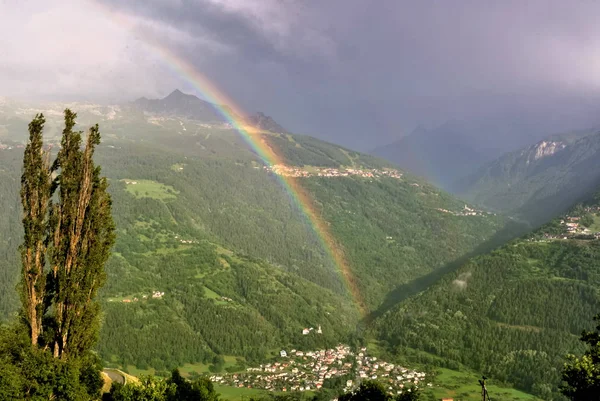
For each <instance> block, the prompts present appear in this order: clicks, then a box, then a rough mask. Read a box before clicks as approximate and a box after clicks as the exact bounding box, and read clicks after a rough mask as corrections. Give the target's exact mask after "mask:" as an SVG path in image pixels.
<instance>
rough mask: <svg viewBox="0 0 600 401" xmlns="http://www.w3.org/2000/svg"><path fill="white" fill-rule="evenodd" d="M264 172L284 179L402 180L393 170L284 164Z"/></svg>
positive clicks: (399, 173)
mask: <svg viewBox="0 0 600 401" xmlns="http://www.w3.org/2000/svg"><path fill="white" fill-rule="evenodd" d="M263 168H264V169H265V170H267V171H270V172H273V173H275V174H277V175H282V176H286V177H348V176H359V177H364V178H377V177H383V176H387V177H392V178H397V179H399V178H402V173H401V172H399V171H398V170H394V169H387V168H385V169H368V170H363V169H354V168H346V169H344V168H341V169H338V168H329V167H312V168H310V169H305V168H302V167H295V166H287V165H285V164H274V165H272V166H264V167H263Z"/></svg>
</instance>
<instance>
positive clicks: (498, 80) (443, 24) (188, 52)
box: [0, 0, 600, 149]
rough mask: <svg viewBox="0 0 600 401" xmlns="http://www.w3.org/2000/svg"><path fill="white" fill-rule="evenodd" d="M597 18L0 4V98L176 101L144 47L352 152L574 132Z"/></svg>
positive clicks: (594, 8) (506, 0)
mask: <svg viewBox="0 0 600 401" xmlns="http://www.w3.org/2000/svg"><path fill="white" fill-rule="evenodd" d="M598 16H600V1H595V0H572V1H564V0H561V1H551V0H539V1H536V0H528V1H522V0H515V1H510V0H498V1H492V0H490V1H481V0H473V1H466V0H465V1H463V0H437V1H433V0H432V1H428V0H413V1H401V0H389V1H388V0H96V1H91V0H64V1H54V0H0V60H1V61H0V96H9V97H11V96H18V97H34V98H45V99H51V98H61V99H85V100H92V101H102V102H109V101H110V102H117V101H125V100H131V99H134V98H136V97H139V96H147V97H155V96H164V95H166V94H168V93H169V92H170V91H171V90H173V89H174V88H176V87H178V88H181V89H182V90H184V91H188V92H191V91H192V90H193V88H192V86H191V85H190V84H189V83H187V82H185V80H183V79H182V78H181V77H178V76H176V75H174V74H173V73H172V72H171V70H170V69H169V68H168V67H167V66H166V64H165V60H164V59H162V58H161V56H160V54H159V53H157V52H156V50H155V49H153V47H152V46H150V45H148V44H147V38H148V37H152V38H159V40H160V41H162V42H163V43H164V44H165V45H168V46H170V47H171V48H172V49H174V51H176V52H177V53H178V54H179V55H180V56H181V57H184V58H186V59H187V60H188V61H190V62H191V63H193V64H194V65H195V66H196V68H197V69H198V70H199V71H201V72H202V73H203V74H204V75H206V76H207V77H209V79H211V80H212V81H213V82H214V83H215V84H216V85H217V86H218V87H219V88H221V89H222V90H223V91H225V92H226V93H227V94H228V95H229V97H230V98H232V99H234V100H235V101H236V102H237V103H238V104H239V105H240V106H242V107H243V108H244V109H245V110H246V111H248V112H255V111H263V112H265V113H266V114H268V115H271V116H273V117H274V118H275V119H276V120H277V121H279V122H280V123H281V124H282V125H283V126H285V127H287V128H288V129H290V130H292V131H294V132H298V133H308V134H312V135H315V136H318V137H321V138H324V139H328V140H333V141H336V142H339V143H343V144H346V145H348V146H351V147H354V148H359V149H369V148H372V147H374V146H375V145H379V144H381V143H385V142H386V141H390V140H392V139H393V138H397V137H399V136H401V135H404V134H406V133H409V132H410V131H411V130H412V129H414V128H415V127H416V126H417V125H424V126H428V127H433V126H435V125H438V124H441V123H443V122H444V121H446V120H450V119H458V120H484V121H487V122H489V123H490V124H493V125H498V124H499V125H501V126H504V125H505V126H507V127H510V126H511V125H510V124H511V123H513V124H514V122H515V121H520V122H523V123H524V124H525V126H531V127H533V128H532V129H534V130H535V129H538V130H551V131H556V130H562V129H565V128H568V127H573V128H580V127H585V126H586V125H588V124H591V123H594V122H597V121H600V119H599V118H597V117H596V114H599V113H597V112H596V110H598V105H600V96H599V94H600V24H599V23H598ZM503 124H504V125H503ZM507 129H508V128H507ZM549 133H552V132H549ZM482 135H485V134H482Z"/></svg>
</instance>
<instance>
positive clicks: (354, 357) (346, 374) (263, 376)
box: [210, 344, 432, 395]
mask: <svg viewBox="0 0 600 401" xmlns="http://www.w3.org/2000/svg"><path fill="white" fill-rule="evenodd" d="M279 354H280V358H278V361H277V362H273V363H268V364H263V365H260V366H259V367H254V368H247V369H246V372H244V373H234V374H224V375H213V376H211V377H210V379H211V380H212V381H213V382H215V383H219V384H222V385H227V386H234V387H240V388H241V387H244V388H254V389H263V390H267V391H283V392H288V391H315V390H318V389H320V388H322V387H323V383H324V382H325V380H327V379H332V378H336V377H343V378H345V382H344V391H345V392H348V391H351V390H353V389H355V388H356V387H357V386H358V385H359V384H360V381H361V380H363V379H364V380H366V379H370V380H377V381H379V382H381V383H382V384H384V386H385V387H386V389H387V390H388V392H389V393H390V394H393V395H396V394H402V392H403V391H410V388H412V387H415V388H419V387H424V386H427V387H431V386H432V383H431V382H430V380H429V379H428V378H427V377H426V375H425V373H423V372H418V371H416V370H411V369H408V368H405V367H402V366H398V365H395V364H393V363H388V362H385V361H381V360H378V359H377V358H376V357H374V356H369V355H368V354H367V349H366V348H360V349H359V350H358V351H357V352H353V351H352V350H351V348H350V347H349V346H347V345H343V344H340V345H338V346H337V347H335V348H331V349H322V350H318V351H307V352H303V351H298V350H295V349H292V350H290V351H289V352H288V351H286V350H281V351H280V353H279Z"/></svg>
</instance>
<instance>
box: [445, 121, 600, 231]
mask: <svg viewBox="0 0 600 401" xmlns="http://www.w3.org/2000/svg"><path fill="white" fill-rule="evenodd" d="M599 153H600V129H597V128H594V129H589V130H581V131H574V132H569V133H565V134H555V135H552V136H549V137H548V138H546V139H543V140H541V141H539V142H537V143H536V144H533V145H531V146H528V147H526V148H524V149H521V150H517V151H514V152H511V153H507V154H505V155H503V156H501V157H500V158H498V159H496V160H494V161H492V162H490V163H488V164H486V165H484V166H482V167H481V168H480V169H479V170H478V171H477V172H475V173H473V174H472V175H470V176H468V177H466V178H464V179H462V180H460V181H459V182H457V183H456V184H455V185H454V188H453V192H454V193H457V194H458V195H459V196H462V197H464V198H465V199H468V200H470V201H471V202H475V203H477V204H481V205H484V206H486V207H489V208H491V209H493V210H497V211H501V212H503V213H509V214H514V215H517V216H519V217H521V218H525V219H528V220H530V222H532V223H533V224H542V223H544V222H545V221H547V220H549V219H550V218H552V217H553V216H554V215H557V214H560V213H563V212H565V211H566V210H567V209H568V208H569V207H570V205H572V204H573V203H576V202H577V201H581V200H585V199H586V198H588V197H589V196H590V194H591V193H590V190H589V189H590V188H595V185H596V184H597V183H598V182H600V166H598V164H597V163H596V162H595V160H596V158H597V157H598V155H599Z"/></svg>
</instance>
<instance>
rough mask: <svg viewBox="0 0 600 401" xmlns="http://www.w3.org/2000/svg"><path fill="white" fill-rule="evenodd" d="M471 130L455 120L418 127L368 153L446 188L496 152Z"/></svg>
mask: <svg viewBox="0 0 600 401" xmlns="http://www.w3.org/2000/svg"><path fill="white" fill-rule="evenodd" d="M474 131H477V130H476V129H474V128H473V127H469V126H467V125H465V124H463V123H459V122H455V121H452V122H447V123H445V124H443V125H441V126H439V127H437V128H434V129H425V128H423V127H419V128H417V129H415V130H414V131H413V132H411V133H410V134H409V135H407V136H405V137H403V138H401V139H399V140H397V141H396V142H393V143H391V144H388V145H385V146H381V147H378V148H375V149H374V150H372V151H371V153H372V154H374V155H376V156H379V157H382V158H384V159H387V160H389V161H391V162H393V163H395V164H397V165H398V166H400V167H401V168H403V169H407V170H409V171H412V172H413V173H415V174H418V175H421V176H423V177H426V178H427V179H429V180H431V181H432V182H434V183H435V184H437V185H440V186H442V187H443V188H448V187H449V185H450V184H451V183H453V182H454V181H456V180H457V179H458V178H460V177H463V176H465V175H467V174H469V173H471V172H472V171H474V170H475V169H476V168H477V167H479V166H480V165H482V164H483V163H484V162H486V161H489V160H492V159H493V158H494V157H495V156H496V155H497V154H498V153H497V152H498V151H497V150H495V149H494V148H490V147H489V145H488V144H486V143H481V141H480V140H478V139H477V132H474Z"/></svg>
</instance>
